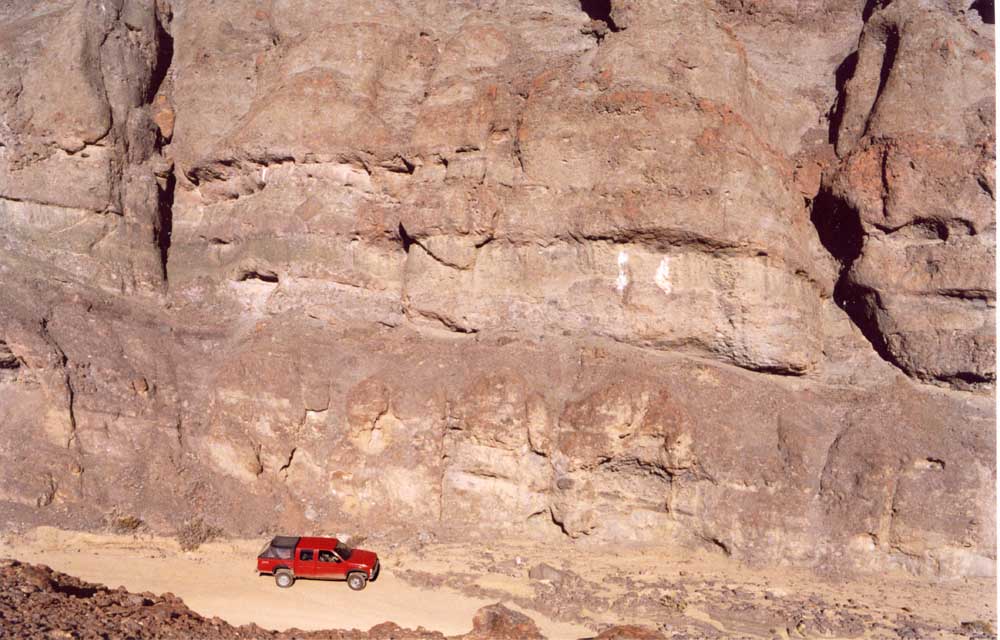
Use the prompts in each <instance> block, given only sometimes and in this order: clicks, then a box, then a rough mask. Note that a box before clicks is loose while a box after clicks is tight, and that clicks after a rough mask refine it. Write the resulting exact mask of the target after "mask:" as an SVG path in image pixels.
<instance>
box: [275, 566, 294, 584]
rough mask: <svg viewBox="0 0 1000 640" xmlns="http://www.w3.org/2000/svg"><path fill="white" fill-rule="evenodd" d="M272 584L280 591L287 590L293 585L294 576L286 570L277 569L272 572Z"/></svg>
mask: <svg viewBox="0 0 1000 640" xmlns="http://www.w3.org/2000/svg"><path fill="white" fill-rule="evenodd" d="M274 584H276V585H278V586H279V587H281V588H282V589H287V588H288V587H290V586H292V585H293V584H295V576H293V575H292V572H291V571H289V570H288V569H278V570H277V571H275V572H274Z"/></svg>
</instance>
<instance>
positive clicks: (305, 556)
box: [299, 549, 313, 562]
mask: <svg viewBox="0 0 1000 640" xmlns="http://www.w3.org/2000/svg"><path fill="white" fill-rule="evenodd" d="M312 559H313V552H312V550H311V549H310V550H306V549H303V550H302V551H299V560H303V561H307V562H308V561H309V560H312Z"/></svg>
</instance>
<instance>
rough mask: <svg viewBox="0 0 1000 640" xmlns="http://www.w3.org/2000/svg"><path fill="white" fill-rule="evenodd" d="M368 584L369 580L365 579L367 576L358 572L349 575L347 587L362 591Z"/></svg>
mask: <svg viewBox="0 0 1000 640" xmlns="http://www.w3.org/2000/svg"><path fill="white" fill-rule="evenodd" d="M367 584H368V578H367V577H365V574H363V573H358V572H357V571H355V572H354V573H351V574H348V576H347V586H349V587H350V588H352V589H354V590H355V591H361V590H362V589H364V588H365V585H367Z"/></svg>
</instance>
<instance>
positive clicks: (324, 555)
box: [319, 549, 340, 562]
mask: <svg viewBox="0 0 1000 640" xmlns="http://www.w3.org/2000/svg"><path fill="white" fill-rule="evenodd" d="M319 561H320V562H340V558H338V557H337V556H336V555H335V554H334V553H333V552H332V551H327V550H326V549H324V550H323V551H320V552H319Z"/></svg>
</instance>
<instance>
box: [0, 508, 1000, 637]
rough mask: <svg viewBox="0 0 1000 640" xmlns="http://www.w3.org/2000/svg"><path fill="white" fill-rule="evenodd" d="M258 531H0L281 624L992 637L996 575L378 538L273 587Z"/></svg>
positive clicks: (9, 545) (70, 561)
mask: <svg viewBox="0 0 1000 640" xmlns="http://www.w3.org/2000/svg"><path fill="white" fill-rule="evenodd" d="M262 543H263V540H235V541H234V540H227V541H223V542H211V543H208V544H204V545H202V546H201V547H200V548H199V549H197V550H196V551H192V552H184V551H182V550H181V549H180V548H179V546H178V544H177V542H176V541H174V540H172V539H166V538H156V537H152V536H148V535H136V536H131V535H126V536H120V535H106V534H90V533H80V532H67V531H60V530H57V529H52V528H47V527H40V528H38V529H34V530H31V531H30V532H28V533H27V534H25V535H22V536H11V535H2V534H0V544H2V545H3V550H2V552H0V557H14V558H16V559H18V560H22V561H27V562H34V563H41V564H46V565H48V566H50V567H52V568H53V569H56V570H58V571H62V572H65V573H69V574H71V575H75V576H77V577H79V578H82V579H84V580H87V581H91V582H97V583H101V584H104V585H107V586H109V587H117V586H119V585H122V586H124V587H126V588H128V589H129V590H131V591H137V592H142V591H151V592H153V593H164V592H171V593H173V594H175V595H177V596H180V597H181V598H183V600H184V601H185V602H186V603H187V605H188V606H189V607H191V608H192V609H194V610H195V611H197V612H198V613H201V614H202V615H205V616H218V617H220V618H222V619H224V620H226V621H227V622H230V623H231V624H236V625H239V624H246V623H249V622H255V623H257V624H258V625H260V626H262V627H265V628H268V629H279V630H283V629H289V628H293V627H297V628H300V629H309V630H311V629H330V628H341V629H342V628H359V629H365V630H366V629H369V628H370V627H372V626H374V625H376V624H379V623H381V622H385V621H392V622H395V623H397V624H399V625H401V626H403V627H409V628H416V627H421V626H422V627H424V628H426V629H432V630H437V631H441V632H443V633H445V634H449V635H452V634H460V633H465V632H467V631H469V629H470V628H471V626H472V625H471V620H472V616H473V615H474V613H475V612H476V610H477V609H479V608H480V607H482V606H484V605H487V604H492V603H495V602H502V603H504V604H505V605H507V606H509V607H511V608H513V609H516V610H519V611H522V612H524V613H526V614H527V615H529V616H530V617H531V618H533V619H534V620H535V621H536V623H537V624H538V626H539V627H540V628H541V630H542V632H543V633H544V634H545V635H546V636H547V637H548V638H551V639H553V640H563V639H567V640H568V639H572V638H584V637H590V636H593V635H594V632H595V631H596V630H599V629H601V628H603V627H604V626H606V625H611V624H643V625H645V626H647V627H650V628H659V629H660V630H661V631H664V632H665V633H666V634H667V635H668V637H669V636H670V635H672V634H674V633H678V632H679V633H681V634H682V635H683V636H684V637H690V638H719V639H721V638H726V639H728V638H766V639H767V640H772V639H773V638H785V639H791V638H844V639H847V638H886V639H890V640H892V639H897V638H921V639H924V638H927V639H931V638H933V639H941V640H944V639H952V638H954V639H958V638H965V639H984V638H996V580H995V578H962V579H950V580H937V579H934V578H930V577H916V576H911V575H908V574H905V573H902V572H900V573H898V574H886V573H880V574H861V575H853V576H843V575H839V576H838V575H823V574H817V573H816V572H813V571H807V570H802V569H790V568H766V569H753V568H749V567H745V566H742V565H740V564H738V563H736V562H733V561H732V560H730V559H728V558H726V557H723V556H720V555H719V554H711V553H691V552H690V551H687V550H678V549H668V548H663V549H656V550H653V549H648V548H646V549H633V550H629V549H606V548H605V549H596V548H588V547H586V546H580V545H572V544H565V545H538V544H531V543H528V542H523V543H496V544H493V545H491V546H490V548H488V549H487V548H484V547H483V546H482V545H477V544H472V543H461V544H445V543H437V544H427V545H416V546H414V547H406V546H397V547H394V548H393V545H380V544H377V543H376V544H372V545H369V544H365V545H362V546H365V547H368V548H373V549H374V550H376V551H378V552H379V555H380V557H381V559H382V563H383V570H382V573H381V575H380V577H379V579H378V580H377V581H376V582H375V583H373V584H371V585H369V587H368V588H367V589H365V590H364V591H361V592H354V591H351V590H350V589H349V588H347V586H346V585H345V584H343V583H337V582H318V581H306V580H303V581H299V582H297V583H296V584H295V586H294V587H292V588H291V589H278V588H277V587H276V586H275V585H274V582H273V580H272V579H271V578H270V577H258V576H257V575H256V572H255V571H254V567H255V562H254V559H255V556H256V554H257V552H258V551H259V548H260V547H261V546H262ZM385 546H388V547H390V548H384V547H385ZM543 562H544V563H546V564H547V565H549V570H550V571H549V574H546V575H545V576H542V577H541V578H540V579H539V577H538V576H537V575H536V577H535V578H531V577H530V576H529V575H528V573H529V569H530V568H532V567H535V568H537V567H538V566H539V565H540V564H541V563H543ZM685 634H687V635H685Z"/></svg>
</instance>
